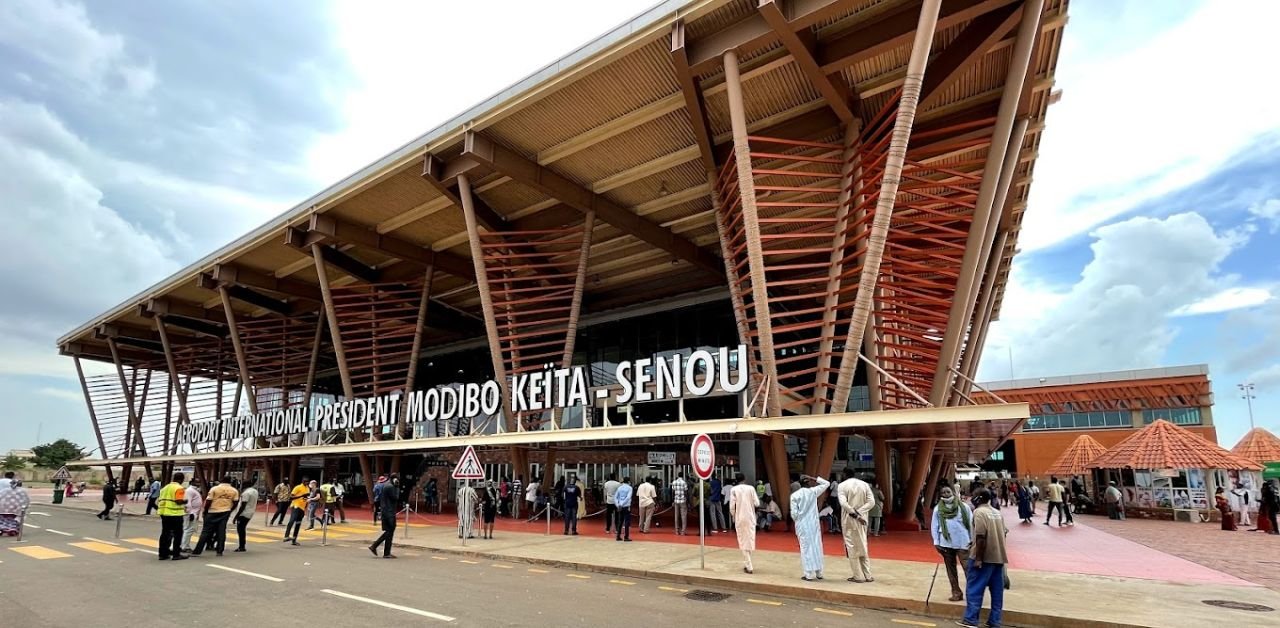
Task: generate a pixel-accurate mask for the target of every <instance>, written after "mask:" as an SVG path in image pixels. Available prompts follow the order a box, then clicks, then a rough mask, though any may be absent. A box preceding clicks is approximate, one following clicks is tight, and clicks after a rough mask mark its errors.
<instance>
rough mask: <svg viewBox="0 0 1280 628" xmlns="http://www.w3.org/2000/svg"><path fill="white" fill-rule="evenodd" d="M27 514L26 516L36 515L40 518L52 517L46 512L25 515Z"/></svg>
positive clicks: (33, 512)
mask: <svg viewBox="0 0 1280 628" xmlns="http://www.w3.org/2000/svg"><path fill="white" fill-rule="evenodd" d="M27 514H28V515H37V516H40V517H52V516H53V515H51V514H49V513H47V512H35V511H32V512H29V513H27Z"/></svg>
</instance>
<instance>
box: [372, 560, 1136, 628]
mask: <svg viewBox="0 0 1280 628" xmlns="http://www.w3.org/2000/svg"><path fill="white" fill-rule="evenodd" d="M392 545H393V546H394V547H400V548H404V549H413V550H427V551H432V552H437V553H440V554H450V555H454V556H465V557H468V558H484V559H490V560H502V561H507V562H516V563H525V564H529V565H539V566H543V567H555V568H559V569H569V570H573V571H586V572H591V573H599V574H608V575H614V576H628V577H632V578H648V579H651V580H661V581H665V582H674V583H677V584H688V585H695V586H703V587H713V588H719V589H729V590H733V591H739V592H743V593H759V594H764V595H772V596H776V597H786V598H790V599H794V600H804V601H810V602H825V603H830V604H843V605H845V606H856V607H859V608H867V609H874V610H881V611H893V612H901V613H909V614H912V615H919V616H923V617H932V618H937V619H945V620H955V619H960V618H961V617H962V616H963V615H964V607H963V606H961V605H958V604H953V603H949V602H942V603H937V604H929V605H927V606H926V604H925V603H924V601H923V600H911V599H905V598H894V597H888V596H883V595H871V594H865V593H844V592H840V591H827V590H819V589H809V588H805V587H800V586H787V585H778V584H769V583H763V582H761V583H754V582H743V581H740V580H727V579H723V578H715V577H711V576H698V575H692V574H675V573H671V572H664V571H649V570H645V569H628V568H624V567H609V566H605V565H587V564H583V563H575V562H570V561H564V560H555V559H544V558H527V557H523V556H509V555H505V554H499V553H495V552H485V551H473V550H464V549H457V548H446V547H431V546H427V545H413V544H409V543H396V542H393V543H392ZM1003 619H1004V623H1005V624H1007V625H1016V626H1028V627H1030V626H1036V627H1040V628H1147V627H1145V626H1143V625H1141V624H1129V623H1121V622H1112V621H1099V620H1091V619H1078V618H1070V617H1058V616H1054V615H1044V614H1040V613H1034V612H1026V611H1016V610H1009V609H1005V610H1004V617H1003Z"/></svg>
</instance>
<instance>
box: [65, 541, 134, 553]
mask: <svg viewBox="0 0 1280 628" xmlns="http://www.w3.org/2000/svg"><path fill="white" fill-rule="evenodd" d="M67 545H70V546H72V547H78V548H80V549H87V550H89V551H90V552H97V553H99V554H129V553H132V552H133V550H131V549H128V548H125V547H120V546H118V545H108V544H106V543H98V542H96V541H85V542H83V543H68V544H67Z"/></svg>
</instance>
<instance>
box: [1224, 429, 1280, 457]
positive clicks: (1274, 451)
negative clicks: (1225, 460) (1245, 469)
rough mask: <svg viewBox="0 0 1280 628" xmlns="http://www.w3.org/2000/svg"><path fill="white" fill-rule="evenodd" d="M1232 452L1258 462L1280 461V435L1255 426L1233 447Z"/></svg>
mask: <svg viewBox="0 0 1280 628" xmlns="http://www.w3.org/2000/svg"><path fill="white" fill-rule="evenodd" d="M1231 453H1233V454H1235V455H1237V456H1240V457H1241V458H1244V459H1245V460H1251V461H1253V462H1256V463H1258V464H1266V463H1268V462H1280V436H1276V435H1275V434H1272V433H1271V432H1268V431H1267V430H1264V429H1262V428H1260V427H1255V428H1253V429H1251V430H1249V431H1248V432H1247V433H1246V434H1245V435H1244V436H1243V437H1242V438H1241V439H1240V442H1238V443H1236V446H1235V447H1232V448H1231Z"/></svg>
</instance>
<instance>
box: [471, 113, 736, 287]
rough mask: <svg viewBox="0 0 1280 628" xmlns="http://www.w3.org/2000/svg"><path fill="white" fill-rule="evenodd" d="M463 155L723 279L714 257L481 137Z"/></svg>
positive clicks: (476, 136)
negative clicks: (593, 215) (594, 215)
mask: <svg viewBox="0 0 1280 628" xmlns="http://www.w3.org/2000/svg"><path fill="white" fill-rule="evenodd" d="M463 155H464V156H468V157H471V158H473V159H475V160H476V161H479V162H480V163H482V164H484V165H485V166H486V167H488V168H491V169H493V170H496V171H498V172H500V173H502V174H504V175H506V176H509V177H511V178H512V179H513V180H515V181H519V182H520V183H522V184H524V185H526V186H529V187H531V188H533V189H535V190H537V191H539V192H541V193H543V194H546V195H547V196H551V197H553V198H557V199H559V200H560V201H562V202H564V203H565V204H566V205H569V206H570V207H573V208H574V209H577V210H578V211H580V212H582V213H583V214H586V213H587V212H590V211H595V214H596V217H597V218H599V219H601V220H603V221H605V222H607V223H609V224H611V225H613V226H614V227H617V228H618V229H620V230H622V231H624V232H626V233H629V234H631V235H633V236H635V237H637V238H639V239H641V240H644V241H645V242H648V243H649V244H652V245H654V246H656V247H658V248H660V249H662V250H664V251H667V252H668V253H671V255H672V256H674V257H675V258H676V259H677V260H680V261H683V262H688V263H689V264H691V265H693V266H694V267H695V268H698V269H699V270H701V271H703V272H705V273H707V274H710V275H714V276H716V277H718V278H723V277H724V265H723V264H722V263H721V261H720V258H718V257H716V256H715V255H712V254H711V253H708V252H707V251H705V250H703V249H701V248H699V247H698V246H697V245H695V244H694V243H692V242H690V241H689V240H686V239H684V238H682V237H680V236H678V235H676V234H674V233H672V232H671V231H669V230H667V229H664V228H662V227H660V226H658V225H655V224H653V223H652V222H649V221H647V220H645V219H644V218H641V217H639V216H637V215H636V214H635V213H634V212H632V211H631V210H629V209H626V208H624V207H621V206H619V205H617V204H615V203H614V202H613V201H610V200H609V199H607V198H605V197H603V196H600V195H598V194H595V193H593V192H592V191H590V190H588V189H586V188H584V187H582V186H580V185H578V184H577V183H574V182H573V181H571V180H570V179H568V178H567V177H565V176H563V175H561V174H559V173H557V172H555V171H553V170H550V169H548V168H545V167H543V166H540V165H538V164H537V163H536V162H534V161H531V160H529V159H527V158H525V157H524V156H522V155H520V154H519V153H517V152H515V151H513V150H511V149H509V148H507V147H505V146H502V145H501V144H497V143H495V142H492V141H490V140H489V139H488V138H486V137H484V136H482V135H479V134H477V133H474V132H471V131H468V132H467V134H466V135H465V138H464V142H463Z"/></svg>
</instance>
